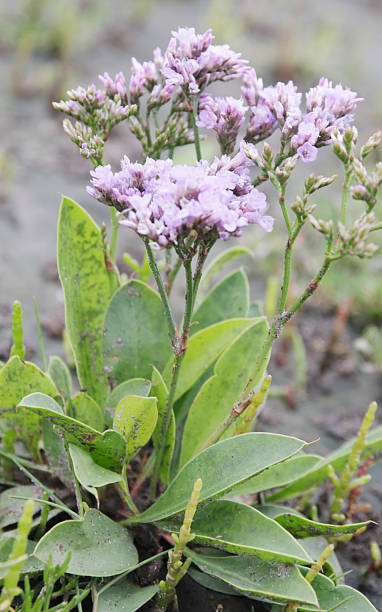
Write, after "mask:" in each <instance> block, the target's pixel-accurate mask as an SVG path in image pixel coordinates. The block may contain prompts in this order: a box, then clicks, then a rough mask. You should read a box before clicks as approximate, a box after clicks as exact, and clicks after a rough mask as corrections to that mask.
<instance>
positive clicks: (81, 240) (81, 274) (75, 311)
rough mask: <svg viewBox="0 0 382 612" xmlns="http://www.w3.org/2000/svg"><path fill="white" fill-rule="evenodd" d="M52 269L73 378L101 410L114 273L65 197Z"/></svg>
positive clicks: (93, 231)
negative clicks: (104, 347)
mask: <svg viewBox="0 0 382 612" xmlns="http://www.w3.org/2000/svg"><path fill="white" fill-rule="evenodd" d="M57 265H58V272H59V275H60V279H61V283H62V287H63V290H64V297H65V319H66V329H67V333H68V336H69V340H70V343H71V345H72V349H73V352H74V357H75V362H76V368H77V373H78V379H79V381H80V385H81V387H82V388H83V389H86V391H87V392H88V393H89V395H91V396H92V397H93V398H94V399H95V400H96V402H97V403H99V404H100V406H103V405H104V402H105V399H106V396H107V379H106V375H105V372H104V369H103V363H102V334H103V321H104V316H105V312H106V309H107V306H108V303H109V300H110V298H111V296H112V294H113V292H114V289H115V287H116V286H117V285H118V280H117V275H116V272H115V270H107V269H106V265H105V257H104V253H103V247H102V237H101V232H100V230H99V228H98V227H97V225H96V224H95V223H94V221H93V220H92V218H91V217H90V216H89V215H88V213H87V212H86V211H85V210H84V209H83V208H81V206H79V205H78V204H76V203H75V202H73V200H70V199H69V198H63V200H62V204H61V209H60V215H59V220H58V258H57Z"/></svg>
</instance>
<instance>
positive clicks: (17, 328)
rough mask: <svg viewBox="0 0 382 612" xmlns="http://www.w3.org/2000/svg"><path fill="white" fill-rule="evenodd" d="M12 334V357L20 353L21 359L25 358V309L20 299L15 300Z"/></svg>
mask: <svg viewBox="0 0 382 612" xmlns="http://www.w3.org/2000/svg"><path fill="white" fill-rule="evenodd" d="M12 336H13V345H12V348H11V357H12V356H13V355H18V357H20V359H22V360H24V357H25V346H24V344H23V311H22V309H21V304H20V302H19V301H18V300H16V301H15V302H13V310H12Z"/></svg>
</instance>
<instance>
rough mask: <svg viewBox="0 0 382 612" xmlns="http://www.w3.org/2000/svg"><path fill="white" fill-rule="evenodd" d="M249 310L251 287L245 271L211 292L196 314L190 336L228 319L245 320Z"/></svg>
mask: <svg viewBox="0 0 382 612" xmlns="http://www.w3.org/2000/svg"><path fill="white" fill-rule="evenodd" d="M248 308H249V286H248V279H247V276H246V275H245V274H244V272H243V270H236V272H233V273H232V274H229V275H228V276H226V277H225V278H224V279H223V280H222V281H221V282H220V283H219V284H218V285H216V287H214V288H213V289H212V291H210V293H209V294H208V295H207V297H206V298H205V299H204V300H203V302H202V303H201V304H200V306H199V308H198V309H197V310H196V312H195V313H194V315H193V317H192V320H193V321H194V323H193V325H192V327H191V329H190V335H191V336H193V335H194V334H195V333H196V332H198V331H200V330H201V329H204V328H205V327H208V326H209V325H213V324H214V323H218V322H219V321H224V320H226V319H239V318H245V317H247V315H248Z"/></svg>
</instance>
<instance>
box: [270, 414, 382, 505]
mask: <svg viewBox="0 0 382 612" xmlns="http://www.w3.org/2000/svg"><path fill="white" fill-rule="evenodd" d="M354 442H355V438H353V439H351V440H348V441H347V442H346V443H345V444H343V445H342V446H340V447H339V448H338V449H337V450H336V451H334V452H333V453H331V454H330V455H329V456H328V457H327V458H325V459H324V458H323V459H322V460H321V461H320V462H319V463H317V464H316V465H315V466H313V467H312V468H311V469H310V470H309V471H308V472H307V473H306V474H304V475H302V476H301V477H300V478H297V480H295V481H294V482H293V483H292V484H290V485H289V486H287V487H285V488H283V489H281V490H280V491H277V492H276V493H272V495H269V496H268V497H267V501H269V502H273V501H283V500H285V499H290V498H291V497H296V496H297V495H301V494H303V493H304V492H305V491H307V490H308V489H310V488H312V487H313V486H314V487H316V486H318V485H319V484H320V483H321V482H323V481H324V480H326V478H327V475H328V465H330V464H331V465H332V466H333V468H334V469H335V470H337V471H338V472H341V470H342V469H343V468H344V466H345V464H346V462H347V460H348V458H349V454H350V451H351V449H352V446H353V444H354ZM381 450H382V425H380V426H379V427H376V428H375V429H373V430H372V431H371V432H370V433H369V434H368V435H367V436H366V440H365V447H364V449H363V451H362V456H361V461H365V460H366V459H368V458H369V457H372V456H374V455H377V453H378V452H379V451H381ZM377 459H378V455H377Z"/></svg>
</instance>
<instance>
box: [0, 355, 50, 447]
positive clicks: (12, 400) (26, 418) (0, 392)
mask: <svg viewBox="0 0 382 612" xmlns="http://www.w3.org/2000/svg"><path fill="white" fill-rule="evenodd" d="M34 391H40V392H41V393H46V394H47V395H51V396H53V397H58V392H57V389H56V387H55V386H54V384H53V382H52V381H51V379H50V378H49V377H48V376H46V375H45V374H44V373H43V372H42V371H41V370H40V369H39V368H38V367H37V366H35V365H34V364H33V363H29V362H27V361H21V359H20V358H19V357H18V356H17V355H15V356H14V357H11V359H10V360H9V361H8V362H7V363H6V364H5V366H3V368H2V369H1V371H0V421H1V422H2V423H3V424H4V427H5V429H6V430H7V429H12V430H14V431H15V432H16V434H17V437H18V438H20V439H21V440H23V441H24V442H25V444H26V445H27V446H28V448H29V449H30V450H31V451H32V452H33V453H34V454H36V453H37V444H38V440H39V438H40V433H41V426H40V419H39V417H38V416H36V415H34V414H31V413H29V412H26V411H25V410H22V409H20V408H18V409H17V410H16V406H17V405H18V404H19V402H20V401H21V400H22V398H23V397H24V396H25V395H28V394H29V393H33V392H34Z"/></svg>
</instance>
